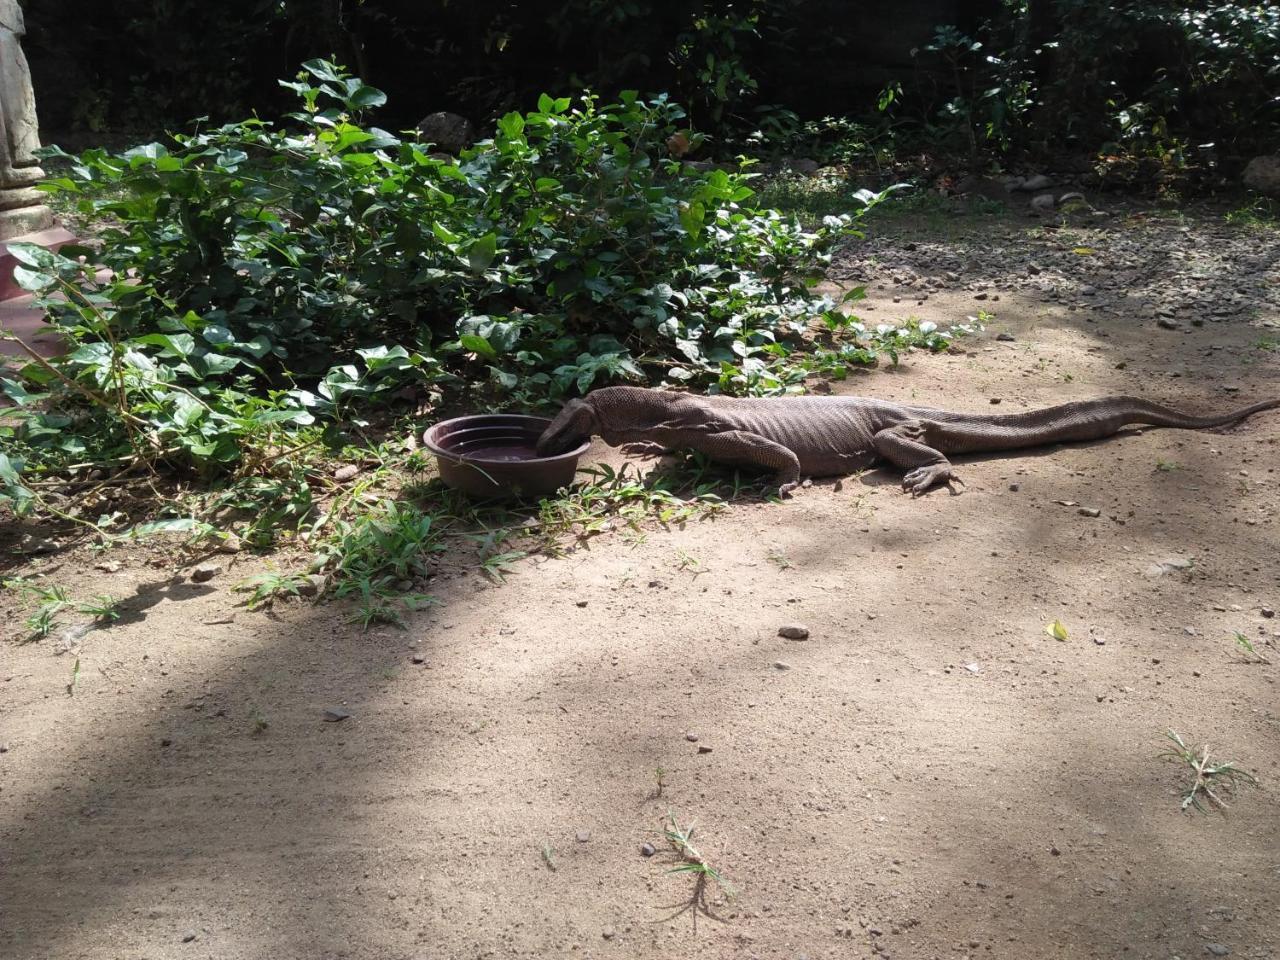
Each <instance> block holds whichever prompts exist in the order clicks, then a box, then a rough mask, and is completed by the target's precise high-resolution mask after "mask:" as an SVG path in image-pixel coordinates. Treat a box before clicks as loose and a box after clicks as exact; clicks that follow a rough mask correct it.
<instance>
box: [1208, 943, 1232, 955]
mask: <svg viewBox="0 0 1280 960" xmlns="http://www.w3.org/2000/svg"><path fill="white" fill-rule="evenodd" d="M1204 949H1205V951H1206V952H1208V953H1211V954H1213V955H1214V956H1215V957H1225V956H1226V955H1227V954H1229V953H1230V952H1231V948H1230V947H1228V946H1227V945H1226V944H1224V943H1206V944H1205V945H1204Z"/></svg>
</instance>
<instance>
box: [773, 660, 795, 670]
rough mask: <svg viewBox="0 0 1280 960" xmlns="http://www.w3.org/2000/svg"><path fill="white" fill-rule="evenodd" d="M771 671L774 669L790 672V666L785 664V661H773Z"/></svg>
mask: <svg viewBox="0 0 1280 960" xmlns="http://www.w3.org/2000/svg"><path fill="white" fill-rule="evenodd" d="M773 669H775V670H790V669H791V664H789V663H787V661H785V660H775V661H773Z"/></svg>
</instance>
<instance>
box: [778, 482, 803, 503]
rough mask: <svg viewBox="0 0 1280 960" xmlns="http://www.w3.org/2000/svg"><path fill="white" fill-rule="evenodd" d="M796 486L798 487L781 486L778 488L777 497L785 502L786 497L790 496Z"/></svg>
mask: <svg viewBox="0 0 1280 960" xmlns="http://www.w3.org/2000/svg"><path fill="white" fill-rule="evenodd" d="M798 486H800V484H798V483H784V484H782V486H780V487H778V496H779V497H780V498H781V499H784V500H785V499H786V498H787V497H790V496H791V491H792V490H794V489H795V488H796V487H798Z"/></svg>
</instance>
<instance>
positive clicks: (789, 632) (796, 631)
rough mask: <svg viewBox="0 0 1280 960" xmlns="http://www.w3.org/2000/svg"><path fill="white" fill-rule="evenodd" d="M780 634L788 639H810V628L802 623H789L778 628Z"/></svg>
mask: <svg viewBox="0 0 1280 960" xmlns="http://www.w3.org/2000/svg"><path fill="white" fill-rule="evenodd" d="M778 636H780V637H782V638H784V639H786V640H808V639H809V628H808V627H806V626H805V625H804V624H802V623H788V624H784V625H783V626H781V627H779V628H778Z"/></svg>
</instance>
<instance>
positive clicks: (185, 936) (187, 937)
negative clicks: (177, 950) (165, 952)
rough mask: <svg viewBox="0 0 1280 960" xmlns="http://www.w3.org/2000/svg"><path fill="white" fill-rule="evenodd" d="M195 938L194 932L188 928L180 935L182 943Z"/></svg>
mask: <svg viewBox="0 0 1280 960" xmlns="http://www.w3.org/2000/svg"><path fill="white" fill-rule="evenodd" d="M195 938H196V935H195V933H194V932H192V931H190V930H188V931H187V932H186V933H184V934H183V935H182V942H183V943H190V942H191V941H192V940H194V939H195Z"/></svg>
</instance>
